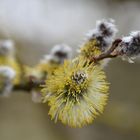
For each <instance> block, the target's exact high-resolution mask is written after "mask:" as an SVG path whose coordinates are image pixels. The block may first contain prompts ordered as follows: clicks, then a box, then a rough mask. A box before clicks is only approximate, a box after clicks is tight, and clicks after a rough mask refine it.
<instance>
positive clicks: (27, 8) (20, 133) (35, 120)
mask: <svg viewBox="0 0 140 140" xmlns="http://www.w3.org/2000/svg"><path fill="white" fill-rule="evenodd" d="M139 13H140V1H139V0H69V1H68V0H0V38H1V39H13V40H14V41H15V43H16V48H17V55H18V57H19V58H20V59H21V61H22V62H24V63H25V64H28V65H35V64H36V63H37V62H38V60H39V59H40V58H42V56H43V55H44V54H46V53H49V51H50V49H51V47H52V46H53V45H55V44H59V43H67V44H69V45H70V46H71V47H72V49H73V54H75V53H76V49H77V48H78V46H79V44H81V42H82V41H83V38H84V35H85V33H87V31H88V30H90V29H92V28H94V27H95V21H96V20H98V19H102V18H113V19H115V20H116V24H117V27H118V29H119V32H118V34H117V36H118V37H121V36H122V35H127V34H128V33H129V32H130V31H132V30H140V14H139ZM139 71H140V62H139V60H137V61H136V63H135V64H129V63H127V62H124V61H121V60H120V59H116V60H114V61H111V63H110V65H109V66H108V67H107V68H106V73H107V75H108V80H109V82H110V83H111V88H110V97H109V101H108V104H107V106H106V108H105V112H104V114H102V115H101V116H100V117H98V118H97V119H96V120H95V121H94V123H93V124H91V125H88V126H86V127H84V128H81V129H74V128H69V127H67V126H64V125H62V124H60V123H57V124H54V122H53V121H51V120H50V118H49V116H48V115H47V113H48V108H47V106H46V105H44V104H35V103H33V102H32V101H31V97H30V95H29V94H28V93H23V92H15V93H13V94H12V97H10V98H6V99H5V98H0V140H25V139H26V140H39V139H40V140H112V139H113V140H118V139H119V140H139V139H140V86H139V83H140V75H139Z"/></svg>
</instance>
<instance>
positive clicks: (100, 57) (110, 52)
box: [91, 39, 122, 62]
mask: <svg viewBox="0 0 140 140" xmlns="http://www.w3.org/2000/svg"><path fill="white" fill-rule="evenodd" d="M121 41H122V40H121V39H116V40H115V41H114V42H113V43H112V46H111V47H110V49H109V50H108V51H106V52H105V53H102V54H101V55H99V56H97V57H92V59H91V61H92V62H93V61H94V62H98V61H100V60H103V59H105V58H114V57H117V56H118V55H119V54H118V53H116V54H112V53H113V51H114V50H115V49H116V48H117V47H118V46H119V44H120V43H121Z"/></svg>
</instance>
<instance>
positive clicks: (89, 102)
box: [42, 58, 109, 127]
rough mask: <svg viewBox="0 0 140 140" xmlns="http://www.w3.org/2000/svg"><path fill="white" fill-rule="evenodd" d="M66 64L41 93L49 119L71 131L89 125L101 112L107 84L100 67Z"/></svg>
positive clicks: (77, 63)
mask: <svg viewBox="0 0 140 140" xmlns="http://www.w3.org/2000/svg"><path fill="white" fill-rule="evenodd" d="M81 59H82V58H79V60H78V59H77V61H74V62H72V61H65V63H64V65H63V66H61V67H60V68H58V69H57V70H56V71H55V72H54V75H52V76H51V77H49V78H48V79H47V80H46V84H45V85H44V88H43V89H42V96H43V101H44V102H48V105H49V106H50V110H49V115H50V116H51V118H52V119H53V120H54V121H55V122H57V120H60V121H61V122H62V123H64V124H67V125H69V126H71V127H82V126H84V125H86V124H89V123H91V122H92V121H93V120H94V119H95V118H96V116H97V115H99V114H100V113H102V112H103V109H104V106H105V104H106V100H107V98H108V89H109V87H108V83H107V82H106V76H105V73H104V72H103V71H102V70H101V68H100V67H99V66H94V65H93V63H89V62H88V61H84V60H83V59H82V60H81Z"/></svg>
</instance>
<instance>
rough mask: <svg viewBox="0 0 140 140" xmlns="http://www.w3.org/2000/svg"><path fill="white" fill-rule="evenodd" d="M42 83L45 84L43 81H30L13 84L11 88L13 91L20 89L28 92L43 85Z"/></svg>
mask: <svg viewBox="0 0 140 140" xmlns="http://www.w3.org/2000/svg"><path fill="white" fill-rule="evenodd" d="M44 84H45V83H44V81H30V82H27V83H24V84H23V83H22V84H19V85H15V86H14V87H13V90H14V91H19V90H22V91H27V92H30V91H31V90H32V89H34V88H39V87H41V85H44Z"/></svg>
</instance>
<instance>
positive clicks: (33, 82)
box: [13, 39, 122, 93]
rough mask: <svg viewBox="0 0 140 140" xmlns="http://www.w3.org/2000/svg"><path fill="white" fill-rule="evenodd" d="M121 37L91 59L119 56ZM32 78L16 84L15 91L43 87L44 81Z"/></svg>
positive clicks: (28, 90)
mask: <svg viewBox="0 0 140 140" xmlns="http://www.w3.org/2000/svg"><path fill="white" fill-rule="evenodd" d="M121 41H122V40H121V39H116V40H115V41H114V42H113V43H112V46H111V47H110V49H109V50H108V51H106V52H105V53H102V54H101V55H99V56H98V57H93V58H92V59H91V62H93V61H94V62H96V63H97V62H98V61H100V60H103V59H105V58H114V57H117V56H118V55H119V54H118V53H114V54H113V52H114V50H115V49H116V48H117V47H118V46H119V43H121ZM30 78H31V79H30V80H29V82H27V83H21V84H19V85H15V86H14V88H13V90H14V91H19V90H22V91H26V92H28V93H29V92H30V91H31V90H32V89H34V88H39V87H41V85H44V84H45V83H44V81H37V80H34V78H33V77H30Z"/></svg>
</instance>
